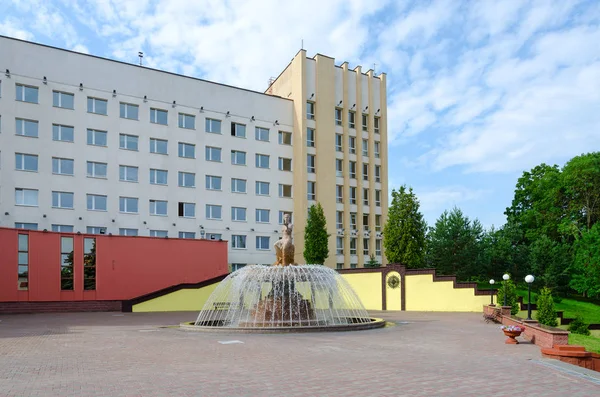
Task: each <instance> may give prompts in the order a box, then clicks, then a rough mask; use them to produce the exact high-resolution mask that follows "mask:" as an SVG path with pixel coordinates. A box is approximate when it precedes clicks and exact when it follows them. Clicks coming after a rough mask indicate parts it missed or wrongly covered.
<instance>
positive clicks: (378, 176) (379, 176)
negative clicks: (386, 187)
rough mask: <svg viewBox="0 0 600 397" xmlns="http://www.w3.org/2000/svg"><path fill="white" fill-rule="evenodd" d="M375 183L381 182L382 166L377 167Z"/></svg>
mask: <svg viewBox="0 0 600 397" xmlns="http://www.w3.org/2000/svg"><path fill="white" fill-rule="evenodd" d="M375 182H381V166H379V165H376V166H375Z"/></svg>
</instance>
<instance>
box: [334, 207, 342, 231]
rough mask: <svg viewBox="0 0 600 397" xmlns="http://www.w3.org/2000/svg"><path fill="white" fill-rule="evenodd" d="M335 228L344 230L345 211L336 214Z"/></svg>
mask: <svg viewBox="0 0 600 397" xmlns="http://www.w3.org/2000/svg"><path fill="white" fill-rule="evenodd" d="M335 228H336V229H343V228H344V211H336V212H335Z"/></svg>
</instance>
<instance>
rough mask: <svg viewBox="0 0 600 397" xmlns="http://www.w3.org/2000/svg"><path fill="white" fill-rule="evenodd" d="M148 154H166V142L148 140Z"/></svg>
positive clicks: (163, 140)
mask: <svg viewBox="0 0 600 397" xmlns="http://www.w3.org/2000/svg"><path fill="white" fill-rule="evenodd" d="M150 153H156V154H167V141H166V140H165V139H156V138H150Z"/></svg>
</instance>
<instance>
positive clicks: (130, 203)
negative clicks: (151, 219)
mask: <svg viewBox="0 0 600 397" xmlns="http://www.w3.org/2000/svg"><path fill="white" fill-rule="evenodd" d="M138 202H139V200H138V199H137V198H135V197H119V212H124V213H127V214H137V213H138V212H139V209H138V208H139V205H138Z"/></svg>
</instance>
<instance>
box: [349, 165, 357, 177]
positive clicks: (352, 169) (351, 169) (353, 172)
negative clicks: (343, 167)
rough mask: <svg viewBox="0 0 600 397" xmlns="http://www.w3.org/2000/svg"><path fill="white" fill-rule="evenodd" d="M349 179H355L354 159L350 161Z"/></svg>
mask: <svg viewBox="0 0 600 397" xmlns="http://www.w3.org/2000/svg"><path fill="white" fill-rule="evenodd" d="M350 179H356V161H350Z"/></svg>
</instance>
